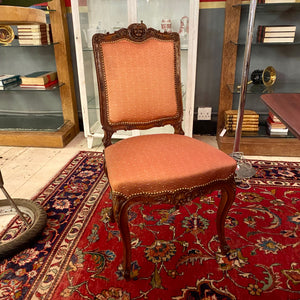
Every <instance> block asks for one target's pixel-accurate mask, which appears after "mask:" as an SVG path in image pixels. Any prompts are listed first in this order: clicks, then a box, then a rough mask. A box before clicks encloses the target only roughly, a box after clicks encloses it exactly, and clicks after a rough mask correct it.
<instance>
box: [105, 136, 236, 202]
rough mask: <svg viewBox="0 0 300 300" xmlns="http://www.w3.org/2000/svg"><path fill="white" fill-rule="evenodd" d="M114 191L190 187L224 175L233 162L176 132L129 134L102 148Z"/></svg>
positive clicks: (126, 192)
mask: <svg viewBox="0 0 300 300" xmlns="http://www.w3.org/2000/svg"><path fill="white" fill-rule="evenodd" d="M105 160H106V166H107V171H108V177H109V181H110V185H111V188H112V191H113V193H120V194H122V195H124V196H126V197H130V196H132V195H134V194H140V193H159V192H163V191H175V190H178V189H181V188H192V187H195V186H200V185H205V184H207V183H209V182H212V181H215V180H219V179H226V178H228V177H229V176H230V175H232V174H233V173H234V172H235V168H236V162H235V160H234V159H233V158H231V157H230V156H228V155H227V154H225V153H223V152H222V151H220V150H218V149H216V148H214V147H212V146H210V145H208V144H206V143H203V142H201V141H198V140H196V139H193V138H190V137H187V136H183V135H177V134H154V135H145V136H138V137H132V138H129V139H126V140H122V141H119V142H117V143H116V144H113V145H111V146H109V147H107V148H106V149H105Z"/></svg>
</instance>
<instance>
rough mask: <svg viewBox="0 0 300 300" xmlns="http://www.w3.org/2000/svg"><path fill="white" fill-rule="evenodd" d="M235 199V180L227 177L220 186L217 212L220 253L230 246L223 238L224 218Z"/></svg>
mask: <svg viewBox="0 0 300 300" xmlns="http://www.w3.org/2000/svg"><path fill="white" fill-rule="evenodd" d="M234 199H235V181H234V178H233V177H232V178H230V179H228V181H227V182H226V183H225V184H224V185H223V187H222V188H221V200H220V204H219V207H218V212H217V220H216V222H217V224H216V225H217V233H218V236H219V241H220V248H221V252H222V254H226V253H227V252H228V251H229V250H230V248H229V246H228V244H227V242H226V238H225V228H224V227H225V220H226V217H227V214H228V211H229V209H230V207H231V205H232V203H233V201H234Z"/></svg>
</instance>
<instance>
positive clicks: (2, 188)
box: [0, 171, 29, 227]
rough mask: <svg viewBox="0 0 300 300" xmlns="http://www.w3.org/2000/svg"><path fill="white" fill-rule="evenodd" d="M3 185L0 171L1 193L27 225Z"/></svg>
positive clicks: (26, 223)
mask: <svg viewBox="0 0 300 300" xmlns="http://www.w3.org/2000/svg"><path fill="white" fill-rule="evenodd" d="M3 185H4V181H3V177H2V173H1V171H0V189H1V191H2V193H3V194H4V196H5V197H6V198H7V200H8V201H9V202H10V205H11V206H12V207H13V208H14V209H15V210H16V212H17V214H18V215H19V216H20V218H21V219H22V221H23V222H24V223H25V225H26V226H27V227H29V223H28V222H27V220H26V219H25V217H24V216H23V213H22V212H21V211H20V209H19V208H18V206H17V205H16V203H15V202H14V200H13V199H12V198H11V197H10V195H9V194H8V192H7V191H6V189H5V188H4V186H3ZM0 201H1V200H0Z"/></svg>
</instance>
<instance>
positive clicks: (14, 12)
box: [0, 5, 46, 25]
mask: <svg viewBox="0 0 300 300" xmlns="http://www.w3.org/2000/svg"><path fill="white" fill-rule="evenodd" d="M44 23H46V14H45V12H44V11H42V10H39V9H34V8H30V7H20V6H9V5H1V9H0V25H22V24H44Z"/></svg>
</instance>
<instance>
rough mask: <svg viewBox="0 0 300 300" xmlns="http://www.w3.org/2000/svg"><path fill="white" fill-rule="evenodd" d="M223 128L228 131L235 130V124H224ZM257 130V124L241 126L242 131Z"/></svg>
mask: <svg viewBox="0 0 300 300" xmlns="http://www.w3.org/2000/svg"><path fill="white" fill-rule="evenodd" d="M225 128H226V129H227V130H228V131H235V130H236V126H226V125H225ZM258 130H259V127H258V126H244V125H243V126H242V131H258Z"/></svg>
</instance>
